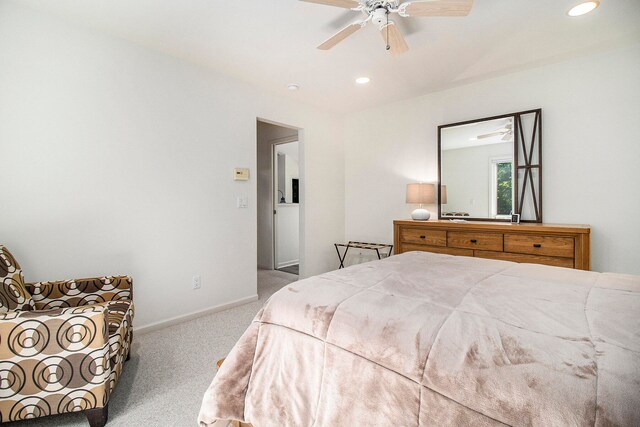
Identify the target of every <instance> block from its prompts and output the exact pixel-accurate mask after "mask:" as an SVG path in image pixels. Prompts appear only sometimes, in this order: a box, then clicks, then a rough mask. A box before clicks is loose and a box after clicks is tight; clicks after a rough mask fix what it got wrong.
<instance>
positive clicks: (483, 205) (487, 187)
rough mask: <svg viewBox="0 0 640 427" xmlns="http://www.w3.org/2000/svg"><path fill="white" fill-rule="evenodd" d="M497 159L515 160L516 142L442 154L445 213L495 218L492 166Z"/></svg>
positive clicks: (447, 151) (462, 149)
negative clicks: (492, 214) (445, 198)
mask: <svg viewBox="0 0 640 427" xmlns="http://www.w3.org/2000/svg"><path fill="white" fill-rule="evenodd" d="M495 158H511V159H513V142H509V143H502V144H487V145H479V146H476V147H465V148H458V149H455V150H443V151H442V162H441V164H440V167H441V168H442V174H441V177H440V179H442V185H446V186H447V204H446V205H444V206H443V209H442V211H443V212H467V213H468V214H469V216H470V217H474V218H491V206H490V201H491V202H492V201H493V200H491V194H492V191H491V184H492V173H491V172H492V171H491V167H492V159H495ZM469 176H473V177H474V178H473V179H469V178H468V177H469ZM437 214H438V212H437V210H436V211H434V215H437Z"/></svg>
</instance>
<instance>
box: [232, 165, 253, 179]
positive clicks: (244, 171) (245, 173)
mask: <svg viewBox="0 0 640 427" xmlns="http://www.w3.org/2000/svg"><path fill="white" fill-rule="evenodd" d="M233 179H234V181H249V168H235V169H234V170H233Z"/></svg>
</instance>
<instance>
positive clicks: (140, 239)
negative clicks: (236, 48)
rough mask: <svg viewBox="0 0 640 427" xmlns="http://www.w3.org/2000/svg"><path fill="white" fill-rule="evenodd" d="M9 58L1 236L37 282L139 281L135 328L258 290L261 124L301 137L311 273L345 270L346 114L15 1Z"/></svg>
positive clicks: (0, 56)
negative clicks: (119, 277)
mask: <svg viewBox="0 0 640 427" xmlns="http://www.w3.org/2000/svg"><path fill="white" fill-rule="evenodd" d="M0 64H2V65H1V66H0V159H1V163H2V166H1V167H0V182H2V184H3V193H2V207H1V209H0V236H1V237H0V238H1V239H2V243H3V244H6V245H7V246H8V247H9V248H10V249H11V250H12V252H14V255H15V256H16V257H17V258H18V259H19V261H20V262H21V264H22V265H23V268H24V271H25V273H26V278H27V280H30V281H33V280H45V279H49V280H53V279H63V278H71V277H82V276H85V277H86V276H93V275H107V274H131V275H132V276H133V277H134V280H135V302H136V304H137V314H136V320H135V324H136V326H137V327H140V326H145V325H150V324H152V323H154V322H158V321H162V320H164V319H168V318H171V317H173V316H179V315H183V314H185V313H189V312H194V311H198V310H202V309H207V308H209V307H212V306H217V305H220V304H224V303H228V302H230V301H235V300H238V299H242V298H245V297H250V296H252V295H255V294H256V262H257V260H256V252H257V247H256V240H257V239H256V235H257V229H256V216H257V212H256V178H255V171H256V118H257V117H262V118H268V119H271V120H274V121H277V122H281V123H289V124H291V125H293V126H297V127H299V128H302V129H304V131H302V132H301V140H302V141H303V142H302V143H301V168H302V170H303V173H304V174H305V175H306V176H303V177H301V183H302V186H303V188H302V189H301V194H302V195H303V204H304V206H302V208H301V209H302V210H304V211H305V214H306V220H307V221H306V224H303V225H302V231H303V236H302V238H301V240H302V247H301V252H302V256H303V257H304V258H305V261H306V262H305V263H304V266H303V271H302V272H301V273H302V275H303V276H304V275H311V274H316V273H319V272H322V271H326V270H328V269H330V268H332V267H333V264H334V261H335V260H334V257H335V254H334V253H333V250H334V249H333V246H332V243H333V242H334V241H337V240H341V239H343V237H344V216H343V209H344V191H343V189H344V175H343V172H342V170H339V171H335V170H331V169H330V168H329V167H328V166H329V165H335V164H342V163H343V159H344V158H343V146H342V141H343V139H342V121H341V119H340V118H339V117H338V116H337V115H334V114H328V113H325V112H322V111H318V110H317V109H313V108H310V107H307V106H305V105H301V104H299V103H296V102H294V101H292V100H291V99H289V98H286V97H281V96H276V95H273V94H268V93H264V92H261V91H260V90H258V89H256V88H254V87H252V86H249V85H247V84H245V83H242V82H240V81H238V80H235V79H234V78H231V77H227V76H224V75H220V74H216V73H213V72H211V71H209V70H206V69H203V68H200V67H197V66H194V65H191V64H188V63H185V62H182V61H180V60H177V59H174V58H172V57H168V56H165V55H161V54H158V53H155V52H151V51H149V50H146V49H143V48H141V47H138V46H135V45H132V44H129V43H127V42H124V41H121V40H119V39H115V38H111V37H110V36H107V35H102V34H100V33H97V32H93V31H90V30H86V29H84V28H80V27H76V26H74V25H71V24H67V23H65V22H64V21H62V20H60V19H54V18H50V17H48V16H46V15H41V14H38V13H36V12H32V11H30V10H28V9H26V8H25V9H23V8H22V7H21V6H18V5H15V4H13V3H8V2H0ZM286 94H287V91H286V88H283V95H286ZM234 167H249V168H250V169H251V173H252V175H251V176H252V178H251V179H250V180H249V181H248V182H234V181H233V180H232V174H233V168H234ZM305 182H306V183H307V184H306V188H304V187H305ZM242 195H245V196H248V199H249V207H248V209H238V208H236V197H237V196H242ZM196 274H197V275H201V276H202V289H200V290H197V291H194V290H192V289H191V277H192V276H193V275H196Z"/></svg>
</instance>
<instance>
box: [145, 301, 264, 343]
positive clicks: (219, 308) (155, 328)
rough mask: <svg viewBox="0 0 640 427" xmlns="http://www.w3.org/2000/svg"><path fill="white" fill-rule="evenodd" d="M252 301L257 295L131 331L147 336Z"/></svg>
mask: <svg viewBox="0 0 640 427" xmlns="http://www.w3.org/2000/svg"><path fill="white" fill-rule="evenodd" d="M254 301H258V295H251V296H248V297H245V298H240V299H238V300H235V301H231V302H228V303H226V304H221V305H216V306H214V307H209V308H205V309H204V310H198V311H193V312H191V313H187V314H181V315H180V316H175V317H171V318H169V319H166V320H161V321H159V322H154V323H150V324H148V325H143V326H138V327H134V328H133V331H134V332H135V333H136V334H139V335H144V334H148V333H149V332H153V331H158V330H160V329H164V328H166V327H169V326H173V325H177V324H179V323H183V322H186V321H188V320H193V319H196V318H198V317H202V316H206V315H207V314H212V313H218V312H220V311H224V310H228V309H230V308H233V307H238V306H240V305H244V304H248V303H250V302H254Z"/></svg>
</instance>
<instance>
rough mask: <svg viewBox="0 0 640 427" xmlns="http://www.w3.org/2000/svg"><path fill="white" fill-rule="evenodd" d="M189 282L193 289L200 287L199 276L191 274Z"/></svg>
mask: <svg viewBox="0 0 640 427" xmlns="http://www.w3.org/2000/svg"><path fill="white" fill-rule="evenodd" d="M191 283H192V284H193V289H200V285H201V284H202V281H201V280H200V276H193V280H192V281H191Z"/></svg>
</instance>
